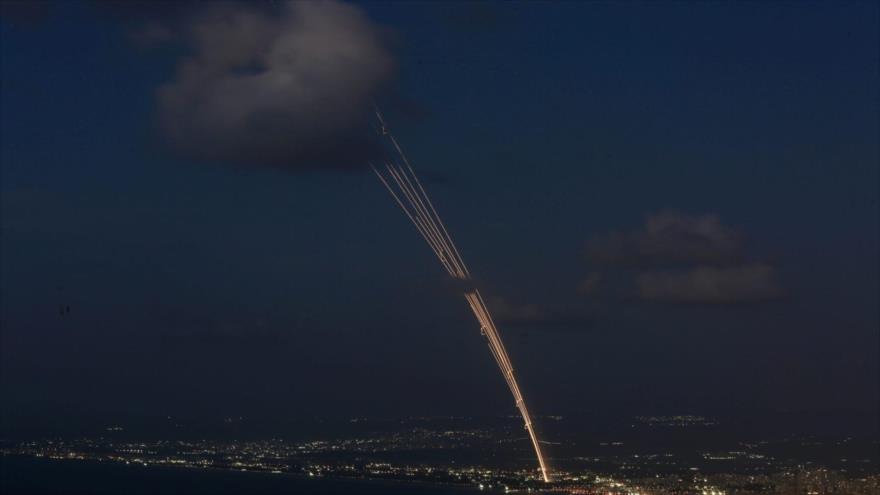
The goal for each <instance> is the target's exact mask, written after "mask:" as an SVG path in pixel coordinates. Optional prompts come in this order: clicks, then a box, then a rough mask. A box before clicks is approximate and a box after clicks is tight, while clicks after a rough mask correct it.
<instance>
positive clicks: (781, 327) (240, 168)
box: [0, 2, 880, 417]
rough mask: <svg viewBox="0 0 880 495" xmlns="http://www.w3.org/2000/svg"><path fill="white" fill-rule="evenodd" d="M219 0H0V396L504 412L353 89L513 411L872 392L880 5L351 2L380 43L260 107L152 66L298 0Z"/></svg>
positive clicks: (103, 406)
mask: <svg viewBox="0 0 880 495" xmlns="http://www.w3.org/2000/svg"><path fill="white" fill-rule="evenodd" d="M330 5H331V6H332V7H334V8H336V7H339V6H338V5H335V4H330ZM212 8H216V5H214V6H213V7H211V6H206V5H205V4H180V5H169V4H164V5H163V4H154V5H152V6H150V5H147V6H144V5H141V4H137V3H123V4H107V3H102V2H87V3H75V2H60V3H58V4H52V5H46V6H39V5H37V6H33V5H31V6H25V7H23V6H21V5H15V4H7V3H4V4H3V13H2V14H3V15H2V21H0V55H2V57H0V138H2V142H0V197H2V211H0V221H2V223H0V225H2V231H0V232H2V236H0V255H2V256H0V329H2V334H0V336H2V341H0V343H2V346H0V399H2V403H3V409H5V410H6V411H7V412H9V411H15V412H16V413H22V414H31V413H33V414H60V413H62V412H63V413H65V414H67V413H71V414H73V413H76V414H82V415H90V414H96V415H97V414H101V415H106V414H143V415H166V414H168V415H184V416H194V417H198V416H206V417H207V416H211V417H213V416H222V415H242V416H260V417H307V416H314V415H318V416H334V417H354V416H375V415H386V416H388V415H411V414H412V415H440V414H457V415H500V414H514V413H515V410H514V408H513V404H512V400H511V399H510V397H509V394H508V391H507V390H506V388H505V386H504V382H503V380H502V379H501V376H500V374H499V373H498V372H497V370H496V368H495V364H494V362H493V361H492V359H491V356H490V354H489V352H488V350H487V348H486V345H485V341H484V339H483V338H482V337H481V336H480V333H479V328H478V326H477V324H476V323H475V321H474V320H473V318H472V316H471V315H470V314H469V310H468V308H467V305H466V304H465V303H464V301H463V299H462V298H461V296H460V294H457V290H458V289H457V288H456V287H455V286H454V284H451V283H450V282H449V280H448V279H447V277H446V276H445V274H444V272H443V271H442V270H441V269H440V267H439V266H438V264H437V262H436V260H435V259H433V257H432V255H431V252H430V250H429V249H428V248H427V246H425V245H424V243H423V242H422V241H421V239H420V238H419V236H418V235H417V232H416V231H415V230H414V229H413V228H412V226H410V225H409V224H408V223H407V221H406V219H405V218H404V217H403V215H401V214H400V212H399V211H398V210H396V208H395V206H394V204H393V202H392V201H391V199H390V198H388V197H387V194H386V192H385V191H384V190H383V189H382V187H381V185H380V184H379V183H378V182H377V181H376V179H375V177H374V176H373V175H372V174H371V173H370V172H369V169H368V168H366V160H367V159H368V158H369V156H370V154H371V153H373V152H374V150H373V149H372V148H371V146H370V143H369V142H366V141H363V140H362V139H361V138H362V136H363V135H365V133H364V132H363V131H368V126H367V125H366V123H364V127H363V129H361V128H360V127H357V126H356V125H343V126H340V125H339V122H340V119H348V120H346V122H358V118H359V117H360V116H362V115H364V114H365V113H366V112H369V107H370V105H369V102H370V101H376V102H377V103H378V104H379V106H380V107H381V108H382V109H383V110H384V112H385V114H386V117H387V120H388V122H389V126H390V127H392V128H393V130H394V132H395V134H396V135H397V137H398V139H399V140H400V142H401V143H402V144H403V146H404V147H405V149H406V151H407V152H408V154H409V156H410V158H411V159H412V162H413V164H414V165H415V166H416V167H417V168H418V170H419V171H420V173H421V174H422V176H423V177H424V178H426V183H427V188H428V190H429V192H430V193H431V195H432V197H433V199H434V201H435V204H436V205H437V206H438V209H439V210H440V212H441V214H442V215H443V216H444V219H445V221H446V224H447V225H448V226H449V228H450V231H451V233H452V234H453V236H454V237H455V238H456V241H457V243H458V245H459V248H460V249H461V251H462V255H463V256H464V258H465V260H466V261H467V262H468V264H469V266H470V268H471V271H472V272H474V273H475V275H476V278H477V283H478V285H479V286H480V287H481V290H482V292H483V293H484V294H485V295H486V296H487V299H488V304H489V307H490V309H492V310H493V311H494V312H495V313H496V317H497V320H498V322H499V327H500V330H501V333H502V335H503V336H504V337H505V339H506V343H507V345H508V348H509V351H510V353H511V355H512V357H513V361H514V364H515V366H516V369H517V372H518V374H519V378H520V381H521V383H522V387H523V390H524V391H525V393H526V397H527V398H528V400H529V402H530V406H531V409H532V410H533V412H534V413H536V414H539V415H540V414H567V413H572V412H578V411H610V412H620V413H627V414H628V413H638V414H642V413H648V414H652V413H703V414H706V413H708V414H718V413H719V412H725V413H730V412H731V411H734V412H736V411H839V410H856V411H863V412H865V411H867V412H872V411H877V409H878V400H880V399H878V373H880V370H878V353H880V338H878V333H880V332H878V328H880V320H878V297H880V294H878V254H880V248H878V246H880V244H878V183H880V177H878V159H880V157H878V135H880V128H878V88H880V77H878V59H880V53H878V16H880V14H878V5H877V4H876V3H874V2H805V3H773V4H770V3H759V2H750V3H741V4H733V3H730V4H725V3H690V2H677V3H661V2H649V3H637V2H625V3H624V2H621V3H559V2H552V3H536V4H491V3H490V4H464V3H462V4H441V3H430V2H429V3H422V4H419V3H408V2H400V3H378V2H377V3H373V2H371V3H365V4H358V5H356V6H353V7H352V6H343V7H342V10H341V12H345V13H346V15H349V14H350V15H352V16H354V17H353V19H355V20H357V22H359V23H360V24H358V27H359V28H362V29H365V30H366V31H364V32H363V33H360V34H362V35H364V36H374V38H371V42H374V43H376V45H375V46H372V45H370V46H368V45H365V44H363V43H362V42H358V43H356V45H357V46H358V47H359V48H364V49H363V50H361V51H360V52H358V53H361V55H362V56H363V57H366V58H364V59H358V60H351V61H350V62H351V64H352V65H345V66H344V67H343V66H335V65H333V64H332V63H331V64H330V65H331V66H332V67H331V69H329V70H330V72H329V73H330V74H331V75H332V77H329V76H328V77H329V79H330V80H331V81H332V84H331V85H330V86H329V87H328V86H327V84H318V83H315V82H312V83H311V84H312V86H309V85H308V84H307V85H305V86H304V87H305V88H306V89H307V91H305V92H304V93H303V94H302V95H300V96H298V97H295V96H294V97H291V99H290V100H283V102H284V103H283V104H282V103H279V104H278V105H275V103H274V102H275V101H276V100H273V99H272V98H270V97H269V96H271V95H273V94H274V93H271V92H269V93H260V92H259V91H262V90H261V89H260V90H259V91H249V90H246V89H244V90H241V91H239V89H236V90H235V91H232V90H229V91H230V92H229V93H224V92H223V91H227V89H228V88H226V87H225V86H223V85H222V84H220V83H218V82H217V80H215V79H211V78H213V77H215V76H216V74H215V73H214V72H212V69H211V68H210V66H209V64H208V63H207V62H205V63H203V64H202V66H201V67H202V69H203V72H202V73H199V74H196V75H195V76H192V77H194V78H195V79H192V80H189V79H186V77H189V76H185V75H184V73H183V72H184V71H182V70H180V67H181V66H182V64H183V65H185V63H186V60H190V61H192V60H193V59H192V57H196V59H197V60H200V61H202V62H204V61H205V60H213V59H212V58H211V55H212V54H217V53H219V51H220V50H221V49H220V48H217V44H216V43H214V42H210V43H208V44H207V45H205V46H200V45H199V44H198V42H195V41H193V38H192V37H191V33H192V32H194V31H198V29H194V27H196V28H198V26H204V25H208V26H210V24H199V23H200V22H202V21H201V20H204V19H207V18H210V17H209V16H211V15H215V16H220V17H221V18H222V16H233V17H234V16H240V15H244V14H242V12H244V11H245V10H248V11H250V10H252V11H253V12H251V13H250V14H251V15H254V16H258V17H259V18H260V19H262V21H260V22H263V23H264V24H258V28H259V29H255V30H254V31H255V32H256V33H257V34H253V33H251V34H247V35H243V36H253V39H254V40H256V41H254V44H255V45H254V46H257V48H254V50H259V49H260V48H259V47H260V46H264V45H261V43H263V44H270V45H271V44H272V43H276V42H277V45H278V46H282V47H283V46H287V45H284V44H283V43H286V42H281V41H278V40H276V39H264V38H265V36H264V34H263V33H265V32H267V31H268V30H269V29H268V28H264V27H260V26H275V28H278V27H279V26H280V27H281V28H279V31H278V32H296V30H297V29H300V28H303V27H302V26H300V25H299V24H297V22H299V21H297V20H296V19H299V18H298V17H297V15H298V14H297V12H293V13H291V12H289V11H288V10H285V9H288V7H287V6H284V5H279V4H276V3H272V4H260V5H258V6H251V7H243V6H241V5H232V6H226V7H224V8H226V9H227V10H225V11H223V12H219V13H218V12H213V13H212V12H210V11H211V9H212ZM318 8H321V7H318ZM221 10H222V9H221ZM294 10H295V8H294ZM334 12H335V11H334ZM285 16H287V17H285ZM291 16H292V17H291ZM288 17H290V18H291V19H293V20H285V19H288ZM342 17H345V16H342ZM346 19H347V20H346V22H348V21H351V19H348V18H347V17H346ZM288 22H290V23H292V24H286V23H288ZM351 22H354V21H351ZM276 24H277V25H276ZM304 24H306V23H304ZM291 25H292V27H289V26H291ZM298 26H299V27H298ZM321 26H323V24H322V25H321ZM288 27H289V29H288ZM275 28H273V29H275ZM207 29H208V28H206V30H207ZM213 29H215V31H213V32H210V33H209V35H206V36H209V37H210V35H214V36H216V35H217V32H220V33H223V34H222V35H221V36H220V37H221V38H223V39H225V40H227V41H228V42H229V44H230V46H231V47H232V48H227V49H228V50H229V51H228V52H223V53H224V54H228V53H232V52H233V51H234V50H237V49H239V48H241V47H244V48H241V49H242V50H245V49H249V47H250V45H249V44H248V43H249V41H248V40H242V41H241V42H239V40H237V39H236V38H235V36H236V32H237V31H235V30H227V31H222V30H218V29H217V28H216V26H215V28H213ZM303 29H306V28H303ZM310 29H314V27H312V28H310ZM328 29H339V30H340V32H341V33H342V34H334V33H332V32H331V33H330V34H327V35H323V36H316V37H315V39H310V40H307V41H306V42H303V43H305V45H304V46H306V47H307V49H308V50H312V49H314V50H316V51H320V50H322V49H324V48H325V47H327V46H333V43H334V42H335V40H336V39H337V38H340V37H342V38H344V37H346V36H349V35H351V36H354V35H353V34H352V33H353V32H354V31H352V29H353V28H351V24H346V23H345V22H343V23H341V25H334V26H330V27H328ZM187 33H190V34H187ZM211 33H213V34H211ZM279 36H280V35H279ZM354 39H355V40H358V39H359V38H356V37H355V38H354ZM203 43H205V42H204V41H203ZM291 43H295V42H291ZM272 46H276V45H272ZM297 46H300V48H301V47H302V46H303V45H297ZM367 48H369V49H367ZM200 50H201V51H200ZM308 50H307V51H308ZM356 51H357V50H356ZM194 54H195V55H194ZM199 57H202V58H199ZM306 58H308V57H306ZM316 58H318V57H316ZM322 60H323V59H322ZM295 63H300V62H295ZM325 65H326V64H325ZM324 68H326V67H324ZM225 69H227V70H228V71H229V73H230V74H233V75H235V76H236V77H239V76H240V77H241V78H247V77H250V76H252V75H254V74H259V73H260V72H261V71H263V70H265V66H263V65H260V64H256V65H254V64H251V63H250V62H248V61H244V62H241V63H240V64H239V65H236V66H234V67H231V68H228V67H227V68H225ZM292 70H293V71H294V72H295V71H297V70H299V69H297V68H294V69H292ZM334 71H336V72H334ZM367 79H369V81H367V82H365V81H366V80H367ZM318 82H321V81H320V80H319V81H318ZM326 82H327V81H326V80H324V83H326ZM337 83H338V84H337ZM367 83H369V84H370V86H369V87H366V86H364V85H365V84H367ZM365 87H366V89H364V88H365ZM218 88H219V89H218ZM245 88H246V87H245ZM322 91H323V92H326V94H327V95H329V96H327V99H326V100H325V99H323V98H322V97H318V96H315V95H319V94H322V93H321V92H322ZM285 94H286V93H285ZM342 94H344V95H346V98H349V99H348V100H343V101H344V102H346V104H344V105H333V103H334V102H338V101H339V99H338V98H337V97H338V96H339V95H342ZM205 95H208V96H205ZM211 95H214V96H211ZM230 95H231V96H230ZM267 95H269V96H267ZM352 95H354V96H352ZM215 96H216V97H215ZM211 98H213V99H211ZM297 98H299V99H297ZM334 98H335V99H334ZM267 101H268V102H269V103H266V102H267ZM278 101H282V100H278ZM249 102H250V103H249ZM365 102H366V104H365ZM287 103H290V105H289V106H288V105H287ZM249 104H253V105H255V106H252V107H248V106H247V105H249ZM211 105H214V107H212V106H211ZM260 105H262V106H260ZM278 107H283V108H282V109H281V110H278ZM218 108H219V110H218ZM253 108H258V111H253V112H255V113H247V112H248V111H251V110H252V109H253ZM248 109H251V110H248ZM214 110H216V111H217V112H220V113H212V112H214ZM223 112H228V113H223ZM235 112H242V114H241V115H245V117H242V120H241V122H242V123H241V124H240V127H235V125H233V124H230V125H229V126H226V124H227V123H228V122H229V120H228V119H227V116H228V115H233V114H234V115H238V114H236V113H235ZM206 115H207V116H208V117H205V116H206ZM218 115H219V116H220V117H219V118H217V117H216V116H218ZM251 117H253V118H251ZM200 119H201V120H200ZM217 122H222V125H221V124H217ZM340 128H341V130H340ZM206 129H208V130H207V131H206ZM279 129H282V131H279ZM68 308H69V309H68Z"/></svg>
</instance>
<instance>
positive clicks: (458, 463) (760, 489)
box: [0, 415, 880, 495]
mask: <svg viewBox="0 0 880 495" xmlns="http://www.w3.org/2000/svg"><path fill="white" fill-rule="evenodd" d="M169 420H171V418H169ZM541 420H542V421H543V422H546V423H553V424H556V425H561V424H564V423H565V418H563V417H560V416H549V417H542V418H541ZM243 421H244V420H242V419H240V418H226V419H225V421H224V422H225V423H227V424H232V425H235V424H236V423H241V422H243ZM515 421H516V418H512V417H507V418H497V420H492V421H487V420H482V421H477V420H473V419H470V418H406V419H400V420H395V421H390V420H385V421H378V420H376V421H373V420H369V419H365V418H354V419H351V420H349V421H348V423H349V424H351V425H352V427H353V428H354V429H361V430H363V431H364V432H365V433H362V434H358V435H355V436H351V437H337V438H326V439H310V440H301V441H292V440H285V439H280V438H270V439H263V440H253V439H251V440H239V441H235V440H218V439H187V440H167V439H166V440H160V439H154V440H149V441H146V440H135V439H131V438H130V437H129V435H128V434H129V432H127V431H126V428H125V426H124V425H109V426H107V427H106V428H105V429H104V431H103V432H102V433H101V434H99V435H96V436H89V437H80V438H71V439H61V438H47V439H43V440H36V441H20V442H11V441H8V440H4V442H3V444H2V450H0V451H2V454H3V455H4V456H6V455H9V456H29V457H35V458H43V459H50V460H56V461H65V462H75V461H87V462H100V463H119V464H121V465H127V466H132V467H138V468H141V467H142V468H146V469H162V468H188V469H202V470H211V469H213V470H232V471H247V472H256V473H263V474H266V475H286V476H298V477H305V478H349V479H374V480H384V481H409V482H422V483H431V484H438V485H454V486H462V487H467V486H469V487H472V488H475V489H479V490H484V491H487V492H550V493H573V494H612V495H635V494H673V493H675V494H698V495H727V494H737V493H780V494H789V493H790V494H795V493H797V494H806V495H820V494H854V495H861V494H864V495H868V494H876V493H880V466H878V457H877V453H878V452H877V450H878V443H877V440H876V439H873V440H856V439H853V438H850V437H845V438H840V439H836V440H819V439H817V438H812V437H788V438H785V439H781V440H760V439H758V440H750V441H740V442H735V443H734V444H733V445H730V446H727V447H725V448H722V447H718V448H717V449H711V450H707V449H703V450H699V451H695V452H691V453H687V452H685V453H683V452H682V449H677V450H675V451H667V450H664V449H662V448H656V449H652V448H648V447H647V446H644V445H631V438H627V439H626V440H623V441H614V440H611V441H605V440H600V441H595V442H590V443H589V444H582V443H580V442H578V443H574V442H572V443H570V444H554V445H548V449H547V450H549V451H550V452H552V454H551V456H550V459H551V461H552V464H551V466H552V481H551V482H550V483H549V484H547V483H544V482H543V480H542V476H541V472H540V471H539V470H536V469H534V468H533V467H532V466H531V464H530V463H529V462H528V461H529V456H528V452H529V450H528V448H529V445H528V441H527V439H525V438H517V439H516V440H510V439H509V437H510V436H511V434H512V431H514V430H513V427H514V426H515V424H516V423H515ZM172 422H173V420H172ZM487 424H490V425H494V426H486V425H487ZM175 426H177V427H179V428H181V429H183V430H185V429H186V427H185V425H182V424H178V423H175ZM716 427H717V421H716V420H713V419H710V418H704V417H700V416H693V415H682V416H639V417H635V418H632V424H631V428H632V429H634V430H638V431H639V432H640V434H641V435H646V436H650V434H651V432H652V431H657V430H658V429H659V430H662V431H663V434H665V435H677V434H681V432H686V431H688V430H692V431H693V432H695V433H696V434H697V435H699V434H700V432H701V431H706V432H708V433H709V434H710V436H711V430H712V429H713V428H716ZM371 429H375V430H376V431H370V430H371ZM579 450H582V451H585V452H589V454H588V455H577V451H579ZM506 451H512V452H513V456H512V457H511V455H506V454H505V452H506ZM786 451H788V452H795V453H796V455H794V456H792V455H783V454H780V453H782V452H786ZM808 452H817V453H819V452H821V453H822V455H824V456H825V457H826V458H827V457H828V455H838V454H837V453H838V452H847V453H849V454H847V455H849V457H840V458H836V459H827V461H826V462H818V461H817V460H815V459H809V457H810V456H809V455H805V454H806V453H808ZM853 454H855V455H853ZM817 455H818V454H817ZM486 459H492V461H486Z"/></svg>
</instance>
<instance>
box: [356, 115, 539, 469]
mask: <svg viewBox="0 0 880 495" xmlns="http://www.w3.org/2000/svg"><path fill="white" fill-rule="evenodd" d="M376 117H377V118H378V119H379V124H380V125H381V129H380V130H379V134H380V136H383V137H385V138H387V139H388V141H389V142H390V144H391V145H392V148H393V154H394V157H393V158H392V159H389V160H385V161H384V163H383V166H384V167H380V168H384V169H383V170H380V168H377V167H376V166H375V165H374V164H372V163H371V164H370V166H371V167H372V169H373V172H375V173H376V176H377V177H378V178H379V180H380V181H382V184H383V185H384V186H385V188H386V189H387V190H388V192H389V193H390V194H391V196H392V197H393V198H394V200H395V201H396V202H397V204H398V206H400V208H401V209H402V210H403V212H404V213H405V214H406V216H407V217H408V218H409V219H410V221H411V222H412V223H413V225H414V226H415V227H416V229H417V230H418V231H419V233H420V234H421V235H422V237H423V238H424V239H425V242H427V243H428V246H430V248H431V250H432V251H434V254H435V255H436V256H437V259H439V260H440V263H441V264H442V265H443V268H445V269H446V271H447V272H448V273H449V275H450V276H451V277H453V278H455V279H458V280H470V278H471V276H470V272H469V271H468V269H467V266H466V265H465V264H464V260H462V258H461V255H459V253H458V249H457V248H456V247H455V243H454V242H452V237H451V236H450V235H449V232H448V231H447V230H446V226H445V225H444V224H443V221H442V220H441V219H440V216H439V215H438V214H437V210H436V209H435V208H434V205H433V204H432V203H431V199H430V198H429V197H428V194H427V193H426V192H425V189H424V188H423V187H422V183H421V181H419V178H418V177H417V176H416V174H415V171H414V170H413V168H412V166H411V165H410V163H409V160H407V159H406V155H404V153H403V150H401V149H400V145H398V143H397V140H396V139H394V135H392V134H391V133H390V132H389V131H388V129H387V127H386V125H385V121H384V119H383V118H382V115H381V114H380V113H379V112H378V111H376ZM464 297H465V299H466V300H467V303H468V305H469V306H470V308H471V311H473V312H474V316H476V318H477V321H478V322H479V323H480V330H481V331H482V333H483V334H485V336H486V339H487V340H488V344H489V350H490V351H492V356H493V357H494V358H495V361H496V362H497V363H498V367H499V368H500V369H501V374H502V375H504V379H505V380H506V381H507V386H508V387H509V388H510V392H511V394H513V399H514V401H515V403H516V408H517V409H519V412H520V414H521V415H522V418H523V421H524V422H525V428H526V430H527V431H528V433H529V439H530V440H531V441H532V446H533V447H534V449H535V454H536V455H537V456H538V464H539V465H540V468H541V476H542V477H543V479H544V481H545V482H548V481H550V477H549V475H548V474H547V465H546V463H545V462H544V455H543V454H542V453H541V446H540V444H539V443H538V437H537V435H535V429H534V427H533V425H532V418H531V416H530V415H529V410H528V409H527V408H526V403H525V400H524V398H523V394H522V392H521V391H520V388H519V384H518V383H517V381H516V377H515V376H514V374H513V365H512V364H511V362H510V357H509V356H508V355H507V350H506V349H505V348H504V343H503V342H502V341H501V335H500V334H499V333H498V328H497V327H496V326H495V322H494V321H493V320H492V316H491V315H490V314H489V310H488V308H487V307H486V303H485V302H484V301H483V297H482V296H481V295H480V291H479V290H477V289H476V288H472V289H468V290H467V292H465V294H464Z"/></svg>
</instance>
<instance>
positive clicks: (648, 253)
mask: <svg viewBox="0 0 880 495" xmlns="http://www.w3.org/2000/svg"><path fill="white" fill-rule="evenodd" d="M585 251H586V256H587V258H588V260H589V261H590V262H591V263H592V264H593V265H594V266H597V267H600V268H603V269H605V270H615V269H617V270H621V271H622V273H618V274H617V275H618V278H621V277H622V278H631V279H632V285H634V289H630V290H631V291H632V292H634V295H635V297H637V298H638V299H641V300H644V301H653V302H666V303H691V304H732V303H745V302H757V301H766V300H770V299H775V298H778V297H780V296H781V295H782V294H783V290H782V288H781V286H780V284H779V277H778V275H777V272H776V269H775V268H774V267H773V266H771V265H769V264H767V263H758V262H753V261H747V260H746V257H745V254H744V243H743V235H742V234H741V232H740V231H739V230H737V229H734V228H731V227H728V226H726V225H724V224H723V223H722V222H721V221H720V220H719V218H718V217H717V216H715V215H700V216H689V215H684V214H681V213H676V212H671V211H664V212H660V213H656V214H652V215H649V216H648V217H647V219H646V221H645V224H644V226H643V227H642V228H641V229H638V230H635V231H631V232H624V233H620V232H615V233H611V234H607V235H601V236H597V237H594V238H592V239H590V240H588V241H587V243H586V249H585ZM633 270H634V273H632V271H633ZM598 280H599V279H598V275H597V274H595V273H594V274H592V275H590V277H589V278H588V279H587V280H585V281H584V284H583V285H584V287H587V288H589V289H590V290H589V291H584V292H587V293H592V292H595V289H596V286H597V282H598Z"/></svg>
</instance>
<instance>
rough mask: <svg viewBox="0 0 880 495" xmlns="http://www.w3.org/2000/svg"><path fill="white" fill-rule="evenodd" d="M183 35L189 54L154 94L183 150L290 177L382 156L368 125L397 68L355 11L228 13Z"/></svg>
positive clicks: (209, 15)
mask: <svg viewBox="0 0 880 495" xmlns="http://www.w3.org/2000/svg"><path fill="white" fill-rule="evenodd" d="M184 30H185V34H184V36H185V39H186V40H187V42H188V43H189V46H190V48H191V53H190V54H189V55H187V56H185V57H183V58H182V59H181V60H180V61H179V64H178V68H177V73H176V75H175V77H174V79H173V80H172V81H171V82H169V83H167V84H164V85H162V86H161V87H160V88H159V90H158V95H157V104H158V118H159V125H160V127H161V129H162V131H163V132H164V134H165V135H166V137H167V139H168V140H169V142H170V143H171V145H173V146H174V147H175V148H176V149H177V150H179V151H182V152H184V153H186V154H187V155H189V156H192V157H195V158H199V159H205V160H210V161H219V162H227V163H234V164H240V165H267V166H275V167H282V168H286V169H291V170H309V169H311V170H314V169H321V168H332V169H349V168H356V167H361V166H364V165H365V164H366V163H365V162H366V160H367V159H368V158H369V157H370V156H371V155H372V153H374V152H375V149H374V144H373V140H372V137H371V135H370V132H369V129H370V128H369V126H368V125H367V124H368V122H369V120H367V118H368V115H369V113H370V110H371V103H372V100H373V98H374V97H375V96H376V94H377V93H378V92H380V91H381V90H382V89H383V87H384V85H385V84H386V83H387V82H388V81H389V79H390V78H391V76H392V73H393V69H394V60H393V57H392V55H391V53H390V52H389V51H388V49H387V47H386V45H385V43H384V42H383V36H382V32H381V30H380V29H379V28H378V27H377V26H376V25H374V24H373V23H371V22H370V20H369V19H368V18H367V17H366V16H365V14H364V13H363V12H362V11H361V10H359V9H358V8H357V7H355V6H352V5H347V4H344V3H340V2H335V1H322V2H290V3H286V4H284V5H283V6H282V7H281V9H280V11H278V12H274V13H269V12H265V11H261V10H256V9H255V8H251V7H248V6H243V5H240V4H238V5H236V4H221V5H215V6H213V8H212V9H211V10H209V11H207V12H205V13H203V14H202V15H200V16H197V17H195V18H194V20H193V21H192V22H191V23H190V24H189V25H188V26H187V27H186V28H185V29H184ZM157 32H158V31H157ZM162 34H163V35H164V32H163V33H162Z"/></svg>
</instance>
